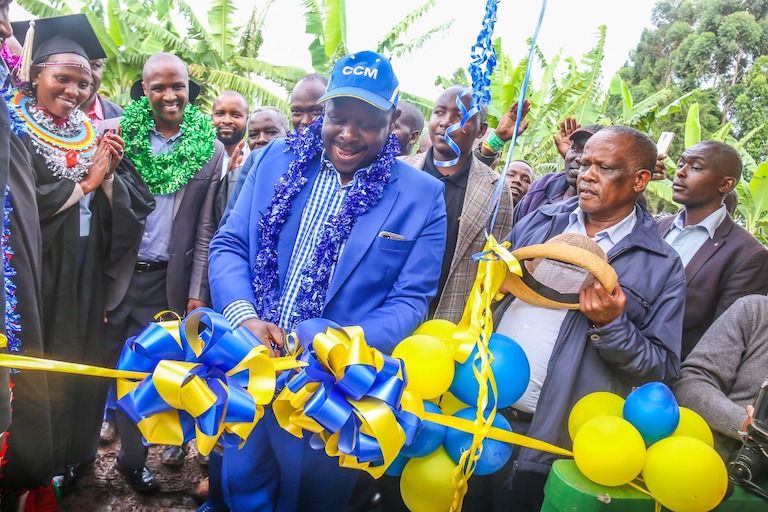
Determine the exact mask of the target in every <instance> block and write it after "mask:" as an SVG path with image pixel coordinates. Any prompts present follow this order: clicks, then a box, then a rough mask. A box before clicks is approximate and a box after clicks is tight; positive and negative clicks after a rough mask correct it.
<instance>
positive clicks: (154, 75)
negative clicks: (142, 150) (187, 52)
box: [141, 53, 189, 137]
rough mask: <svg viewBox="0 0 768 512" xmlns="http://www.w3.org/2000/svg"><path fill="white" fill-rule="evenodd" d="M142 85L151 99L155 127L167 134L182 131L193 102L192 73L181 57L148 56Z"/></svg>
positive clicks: (171, 55) (169, 135)
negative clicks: (189, 107)
mask: <svg viewBox="0 0 768 512" xmlns="http://www.w3.org/2000/svg"><path fill="white" fill-rule="evenodd" d="M142 76H143V82H142V85H141V86H142V88H143V89H144V95H145V96H146V97H147V99H148V100H149V106H150V108H151V109H152V117H153V118H154V120H155V126H156V127H157V129H158V130H159V131H160V133H162V134H163V135H164V136H165V137H171V136H173V135H175V134H176V133H178V132H179V129H180V128H181V121H182V118H183V116H184V110H185V109H186V108H187V103H188V102H189V73H188V72H187V66H186V65H185V64H184V62H182V60H181V59H180V58H178V57H177V56H175V55H173V54H170V53H158V54H155V55H153V56H151V57H150V58H149V59H147V62H146V63H145V64H144V70H143V73H142Z"/></svg>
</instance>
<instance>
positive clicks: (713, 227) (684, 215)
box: [657, 140, 768, 360]
mask: <svg viewBox="0 0 768 512" xmlns="http://www.w3.org/2000/svg"><path fill="white" fill-rule="evenodd" d="M741 167H742V163H741V157H740V156H739V152H738V151H736V150H735V149H734V148H732V147H731V146H729V145H728V144H724V143H722V142H717V141H714V140H705V141H702V142H699V143H698V144H694V145H693V146H691V147H690V148H688V149H686V150H685V151H684V152H683V154H682V156H681V157H680V163H679V164H678V167H677V172H676V173H675V179H674V180H673V181H672V199H673V200H674V201H675V202H677V203H680V204H682V205H683V206H684V208H683V209H682V210H680V212H679V213H678V214H677V215H675V216H667V217H663V218H661V219H659V220H658V221H657V224H658V225H659V230H660V231H661V236H662V237H663V238H664V240H666V241H667V242H668V243H669V244H670V245H671V246H672V248H673V249H675V251H677V253H678V254H679V255H680V258H681V259H682V261H683V265H684V266H685V281H686V291H685V318H684V320H683V349H682V352H681V359H682V360H685V358H686V357H687V356H688V354H689V353H690V352H691V350H693V347H695V346H696V344H697V343H698V342H699V339H700V338H701V337H702V335H703V334H704V332H705V331H706V330H707V329H708V328H709V326H710V325H712V323H713V322H714V321H715V320H716V319H717V318H718V317H719V316H720V315H722V314H723V313H724V312H725V310H726V309H728V308H729V307H730V306H731V305H732V304H733V303H734V302H736V300H737V299H739V298H740V297H744V296H745V295H750V294H755V293H756V294H760V295H765V294H766V292H768V250H766V249H765V247H763V246H762V245H761V244H760V242H758V241H757V240H756V239H755V237H753V236H752V235H751V234H750V233H749V232H748V231H747V230H745V229H744V228H742V227H741V226H739V225H738V224H736V223H735V222H734V221H733V219H731V216H730V215H728V212H727V210H726V207H725V205H724V204H723V201H724V200H725V197H726V195H728V193H729V192H731V190H733V189H734V187H736V184H737V183H738V182H739V180H740V179H741Z"/></svg>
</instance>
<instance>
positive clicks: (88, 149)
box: [6, 90, 97, 182]
mask: <svg viewBox="0 0 768 512" xmlns="http://www.w3.org/2000/svg"><path fill="white" fill-rule="evenodd" d="M6 102H7V103H8V111H9V112H8V113H9V115H10V117H11V126H12V127H13V128H14V131H16V130H17V129H18V127H19V126H21V123H23V127H24V132H25V133H27V134H28V135H29V137H30V140H31V141H32V145H33V146H34V148H35V151H36V152H37V154H38V155H40V156H42V157H43V158H44V159H45V163H46V166H47V167H48V169H49V170H50V171H51V173H52V174H53V175H54V176H56V177H57V178H65V179H68V180H72V181H74V182H79V181H80V180H82V179H83V177H84V176H85V175H86V174H88V169H90V167H91V159H92V158H93V155H94V154H95V153H96V147H97V144H96V140H97V139H96V129H95V128H94V126H93V123H91V121H90V119H88V116H87V115H85V114H84V113H83V112H82V111H81V110H80V109H74V110H73V111H72V112H71V113H70V114H69V116H68V117H67V119H66V120H65V121H64V122H63V123H56V122H54V117H53V116H52V115H51V114H49V113H47V112H46V111H45V110H43V109H42V108H40V107H39V106H37V105H35V103H34V99H33V98H31V97H29V96H27V95H25V94H24V93H22V92H21V91H19V90H15V91H11V93H10V96H7V97H6Z"/></svg>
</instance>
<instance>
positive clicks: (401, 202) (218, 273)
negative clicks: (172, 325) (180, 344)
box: [209, 139, 446, 353]
mask: <svg viewBox="0 0 768 512" xmlns="http://www.w3.org/2000/svg"><path fill="white" fill-rule="evenodd" d="M286 149H287V146H286V144H285V141H284V140H283V139H275V140H274V141H272V142H271V143H270V144H269V145H268V146H267V147H265V148H264V149H263V150H261V151H259V152H258V155H257V156H256V157H254V162H253V167H252V169H249V170H246V169H244V170H243V173H245V172H247V173H248V177H247V179H246V181H245V185H244V186H243V189H242V193H241V194H240V198H239V200H238V201H237V203H236V204H235V207H234V209H233V210H232V211H231V213H230V216H229V219H228V220H227V221H226V223H224V224H223V225H222V226H221V227H220V229H219V231H218V233H217V234H216V236H215V237H214V238H213V240H212V241H211V245H210V250H209V261H210V267H209V268H210V271H209V278H210V288H211V299H212V302H213V307H214V308H215V309H216V310H217V311H221V310H222V309H223V308H224V307H225V306H227V305H228V304H230V303H231V302H233V301H234V300H237V299H246V300H251V301H253V299H254V295H253V293H254V292H253V287H252V286H251V280H252V279H253V265H254V260H255V256H256V253H257V252H258V251H259V248H260V245H261V244H260V233H259V230H258V229H257V226H258V225H259V221H260V220H261V215H262V213H263V212H265V211H266V210H267V208H268V207H269V205H270V203H271V201H272V192H273V190H274V186H275V183H276V182H277V180H278V179H279V178H280V177H281V176H282V175H283V174H284V173H285V171H286V170H287V169H288V164H289V163H290V162H291V161H292V160H293V159H294V154H293V153H292V152H290V151H288V152H287V151H286ZM319 170H320V157H319V156H318V157H316V158H315V159H314V160H313V161H312V162H311V163H310V164H309V169H308V173H307V176H308V178H309V181H308V182H307V183H306V185H304V187H303V188H302V190H301V192H299V194H298V195H297V196H296V198H295V199H294V201H293V203H292V206H291V213H290V215H289V216H288V219H287V220H286V222H285V224H284V225H283V227H282V229H281V231H280V239H279V241H278V248H277V252H278V273H279V283H280V286H283V284H284V283H285V277H286V272H287V270H288V263H289V261H290V257H291V252H292V250H293V245H294V242H295V240H296V234H297V232H298V229H299V222H300V220H301V213H302V211H303V210H304V206H305V204H306V201H307V199H308V197H309V195H310V191H311V190H312V186H313V184H314V180H315V178H316V177H317V175H318V172H319ZM391 174H392V175H391V177H390V182H389V185H388V186H387V187H386V188H385V189H384V195H383V196H382V198H381V200H380V201H379V202H378V203H377V204H376V206H374V207H373V208H371V209H370V210H369V211H368V212H367V213H365V214H364V215H362V216H360V217H359V218H358V219H357V223H356V224H355V226H354V227H353V228H352V232H351V234H350V235H349V238H348V239H347V242H346V244H345V246H344V251H343V252H342V254H341V258H340V259H339V261H338V263H337V265H336V268H335V269H334V272H333V277H332V279H331V283H330V286H329V289H328V291H327V294H326V297H325V308H324V309H323V313H322V316H323V318H328V319H330V320H333V321H334V322H336V323H338V324H340V325H360V326H361V327H363V329H364V330H365V333H366V339H367V341H368V342H369V343H370V344H371V345H372V346H375V347H376V348H379V349H381V350H382V351H384V352H386V353H390V352H391V351H392V349H393V348H394V346H395V345H396V344H397V343H399V342H400V341H401V340H402V339H403V338H405V337H407V336H409V335H410V334H411V333H412V332H413V331H414V329H416V327H418V325H419V324H420V323H421V322H422V321H423V320H424V319H425V317H426V315H427V305H428V304H429V301H430V300H431V299H432V297H434V295H435V294H436V293H437V282H438V278H439V276H440V268H441V262H442V259H443V251H444V250H445V233H446V214H445V201H444V199H443V185H442V183H440V182H439V181H438V180H436V179H435V178H433V177H431V176H429V175H427V174H425V173H423V172H421V171H419V170H417V169H415V168H413V167H411V166H410V165H407V164H405V163H403V162H401V161H400V160H396V161H395V163H394V164H393V166H392V171H391ZM385 232H389V233H392V234H395V238H399V237H398V235H400V236H402V237H403V239H402V240H400V239H394V238H392V237H386V234H385ZM383 234H384V235H385V236H382V235H383Z"/></svg>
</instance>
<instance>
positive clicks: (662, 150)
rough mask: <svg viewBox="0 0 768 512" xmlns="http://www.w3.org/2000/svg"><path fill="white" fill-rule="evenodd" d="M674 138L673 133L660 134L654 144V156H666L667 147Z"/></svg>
mask: <svg viewBox="0 0 768 512" xmlns="http://www.w3.org/2000/svg"><path fill="white" fill-rule="evenodd" d="M674 138H675V132H661V135H660V136H659V142H657V143H656V150H657V153H656V154H658V155H663V154H666V153H667V151H669V146H671V145H672V140H673V139H674Z"/></svg>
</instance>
